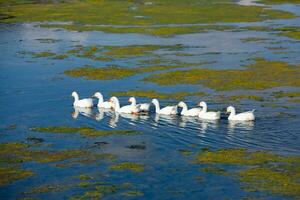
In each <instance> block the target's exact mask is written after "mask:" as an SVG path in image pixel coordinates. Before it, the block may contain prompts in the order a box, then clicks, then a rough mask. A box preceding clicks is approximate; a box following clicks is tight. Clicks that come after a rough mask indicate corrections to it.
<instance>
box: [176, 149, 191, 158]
mask: <svg viewBox="0 0 300 200" xmlns="http://www.w3.org/2000/svg"><path fill="white" fill-rule="evenodd" d="M178 151H179V153H181V154H182V155H184V156H189V155H191V154H193V152H192V151H190V150H188V149H179V150H178Z"/></svg>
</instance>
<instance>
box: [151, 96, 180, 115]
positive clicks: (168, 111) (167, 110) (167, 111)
mask: <svg viewBox="0 0 300 200" xmlns="http://www.w3.org/2000/svg"><path fill="white" fill-rule="evenodd" d="M151 102H152V103H153V104H154V106H155V112H156V113H157V114H162V115H177V106H166V107H164V108H162V109H161V108H160V106H159V102H158V100H157V99H152V101H151Z"/></svg>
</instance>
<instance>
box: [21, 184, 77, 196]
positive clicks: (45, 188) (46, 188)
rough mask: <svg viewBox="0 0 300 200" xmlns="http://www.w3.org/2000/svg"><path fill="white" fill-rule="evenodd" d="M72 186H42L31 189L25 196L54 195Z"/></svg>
mask: <svg viewBox="0 0 300 200" xmlns="http://www.w3.org/2000/svg"><path fill="white" fill-rule="evenodd" d="M71 187H72V185H58V184H56V185H42V186H37V187H33V188H32V189H31V190H30V191H28V192H26V193H25V194H41V193H56V192H62V191H65V190H68V189H70V188H71Z"/></svg>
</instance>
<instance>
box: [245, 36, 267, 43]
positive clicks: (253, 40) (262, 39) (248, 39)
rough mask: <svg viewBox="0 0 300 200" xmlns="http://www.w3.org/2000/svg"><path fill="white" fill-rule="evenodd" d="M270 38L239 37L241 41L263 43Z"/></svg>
mask: <svg viewBox="0 0 300 200" xmlns="http://www.w3.org/2000/svg"><path fill="white" fill-rule="evenodd" d="M268 40H271V39H270V38H259V37H248V38H243V39H241V41H242V42H256V43H265V42H266V41H268Z"/></svg>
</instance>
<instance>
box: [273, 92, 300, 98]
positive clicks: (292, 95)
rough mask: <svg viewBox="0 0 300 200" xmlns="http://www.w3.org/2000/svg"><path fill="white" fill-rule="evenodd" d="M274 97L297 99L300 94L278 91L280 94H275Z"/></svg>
mask: <svg viewBox="0 0 300 200" xmlns="http://www.w3.org/2000/svg"><path fill="white" fill-rule="evenodd" d="M272 95H273V96H274V97H275V98H284V97H289V98H295V97H300V92H283V91H278V92H273V94H272Z"/></svg>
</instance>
